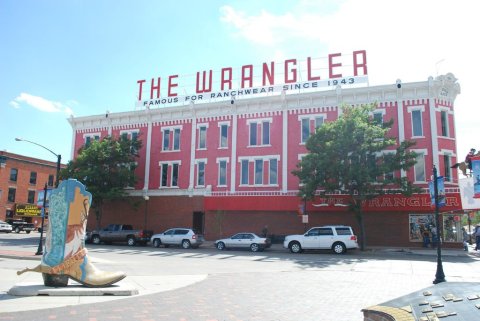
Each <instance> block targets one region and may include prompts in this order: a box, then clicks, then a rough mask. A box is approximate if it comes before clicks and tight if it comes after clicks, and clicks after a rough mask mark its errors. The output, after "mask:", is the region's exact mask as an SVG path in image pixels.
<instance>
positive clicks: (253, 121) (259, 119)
mask: <svg viewBox="0 0 480 321" xmlns="http://www.w3.org/2000/svg"><path fill="white" fill-rule="evenodd" d="M265 122H268V123H270V124H271V123H272V122H273V118H272V117H267V118H252V119H247V125H248V126H250V124H252V123H256V124H257V125H258V124H261V123H265Z"/></svg>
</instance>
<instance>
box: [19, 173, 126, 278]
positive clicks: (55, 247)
mask: <svg viewBox="0 0 480 321" xmlns="http://www.w3.org/2000/svg"><path fill="white" fill-rule="evenodd" d="M91 200H92V195H91V194H90V193H89V192H87V191H86V190H85V186H84V185H83V184H82V183H80V182H78V181H77V180H74V179H69V180H66V181H63V182H62V183H61V184H60V185H59V186H58V188H56V189H54V190H53V191H52V194H51V195H50V213H49V226H50V227H49V229H48V231H47V234H46V238H45V249H44V251H43V257H42V262H41V264H40V265H38V266H37V267H35V268H33V269H28V268H27V269H24V270H22V271H18V272H17V274H18V275H20V274H22V273H24V272H29V271H34V272H41V273H42V275H43V281H44V284H45V285H46V286H53V287H62V286H67V285H68V279H69V278H70V279H72V280H75V281H77V282H79V283H81V284H83V285H84V286H87V287H104V286H108V285H111V284H114V283H116V282H118V281H120V280H122V279H123V278H124V277H125V276H126V275H125V273H123V272H104V271H100V270H98V269H97V268H95V266H94V265H93V264H92V263H91V262H90V260H89V258H88V255H87V249H86V248H85V228H86V225H87V217H88V210H89V209H90V204H91Z"/></svg>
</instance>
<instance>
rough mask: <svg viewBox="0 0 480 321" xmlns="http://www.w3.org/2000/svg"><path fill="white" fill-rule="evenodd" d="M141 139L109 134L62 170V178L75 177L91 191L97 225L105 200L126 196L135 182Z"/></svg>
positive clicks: (84, 148) (83, 151)
mask: <svg viewBox="0 0 480 321" xmlns="http://www.w3.org/2000/svg"><path fill="white" fill-rule="evenodd" d="M141 146H142V142H141V140H139V139H137V138H135V139H133V140H130V139H127V138H126V137H119V138H113V137H111V136H107V137H105V138H103V139H102V140H101V141H93V142H91V143H90V144H89V145H88V146H83V147H81V148H80V149H79V150H78V156H77V158H75V159H74V160H71V161H70V162H68V164H67V166H66V168H64V169H63V170H62V171H61V172H60V178H61V179H67V178H74V179H77V180H78V181H80V182H82V183H83V184H85V186H86V187H87V189H88V191H89V192H90V193H92V207H93V208H94V209H95V214H96V226H97V228H99V227H100V222H101V219H102V213H103V203H104V201H105V200H112V199H118V198H123V197H124V196H126V190H125V189H126V188H127V187H133V186H134V185H135V182H136V180H137V179H136V176H135V173H134V170H135V159H136V158H137V157H138V154H137V151H138V150H139V149H140V148H141Z"/></svg>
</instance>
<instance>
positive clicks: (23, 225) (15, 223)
mask: <svg viewBox="0 0 480 321" xmlns="http://www.w3.org/2000/svg"><path fill="white" fill-rule="evenodd" d="M7 223H8V224H10V225H11V226H12V231H14V232H15V233H20V232H21V231H24V232H25V233H27V234H30V232H31V231H35V225H34V224H33V223H27V222H25V221H23V220H7Z"/></svg>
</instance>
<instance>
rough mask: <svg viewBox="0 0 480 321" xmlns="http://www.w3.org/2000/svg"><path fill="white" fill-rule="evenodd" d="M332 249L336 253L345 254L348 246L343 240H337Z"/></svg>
mask: <svg viewBox="0 0 480 321" xmlns="http://www.w3.org/2000/svg"><path fill="white" fill-rule="evenodd" d="M332 250H333V253H335V254H343V253H345V252H347V247H346V246H345V244H343V243H342V242H335V243H333V245H332Z"/></svg>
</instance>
